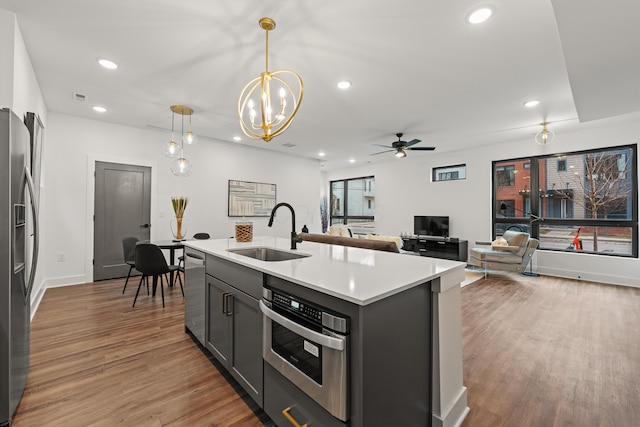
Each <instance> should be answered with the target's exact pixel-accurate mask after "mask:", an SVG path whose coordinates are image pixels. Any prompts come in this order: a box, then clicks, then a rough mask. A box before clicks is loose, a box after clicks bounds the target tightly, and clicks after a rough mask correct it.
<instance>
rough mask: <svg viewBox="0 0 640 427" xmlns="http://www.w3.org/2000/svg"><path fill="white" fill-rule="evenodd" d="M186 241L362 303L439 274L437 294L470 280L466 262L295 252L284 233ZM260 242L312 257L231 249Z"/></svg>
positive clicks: (362, 252) (333, 249) (335, 250)
mask: <svg viewBox="0 0 640 427" xmlns="http://www.w3.org/2000/svg"><path fill="white" fill-rule="evenodd" d="M184 244H185V246H187V247H191V248H193V249H197V250H200V251H203V252H205V253H208V254H211V255H214V256H217V257H220V258H224V259H227V260H229V261H233V262H235V263H237V264H240V265H243V266H246V267H249V268H252V269H254V270H258V271H261V272H263V273H267V274H270V275H272V276H276V277H280V278H282V279H285V280H288V281H290V282H294V283H297V284H299V285H302V286H305V287H307V288H310V289H315V290H317V291H320V292H323V293H325V294H327V295H332V296H335V297H338V298H341V299H343V300H346V301H350V302H352V303H355V304H358V305H367V304H370V303H372V302H375V301H378V300H381V299H383V298H385V297H388V296H390V295H393V294H396V293H399V292H401V291H403V290H405V289H409V288H411V287H413V286H416V285H419V284H421V283H424V282H426V281H429V280H432V279H435V278H438V277H439V278H440V283H439V286H432V291H433V292H444V291H446V290H447V289H450V288H451V287H454V286H459V285H460V283H461V282H462V281H463V280H464V267H465V264H464V263H462V262H457V261H449V260H443V259H436V258H428V257H422V256H414V255H407V254H397V253H391V252H383V251H375V250H370V249H360V248H351V247H346V246H338V245H328V244H325V243H314V242H302V243H298V244H297V246H298V249H297V250H295V251H292V250H291V249H290V247H291V243H290V240H289V239H284V238H278V237H256V238H254V240H253V242H249V243H239V242H236V241H235V240H234V239H210V240H189V241H185V242H184ZM258 246H260V247H270V248H277V249H279V250H284V251H288V252H298V253H300V254H309V255H311V256H309V257H306V258H298V259H293V260H288V261H272V262H267V261H260V260H257V259H254V258H250V257H247V256H243V255H238V254H234V253H232V252H228V251H227V249H233V248H250V247H258Z"/></svg>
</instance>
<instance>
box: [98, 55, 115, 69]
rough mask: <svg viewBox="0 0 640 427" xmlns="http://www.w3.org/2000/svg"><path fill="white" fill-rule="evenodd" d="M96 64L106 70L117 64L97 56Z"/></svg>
mask: <svg viewBox="0 0 640 427" xmlns="http://www.w3.org/2000/svg"><path fill="white" fill-rule="evenodd" d="M98 64H100V65H102V66H103V67H104V68H106V69H107V70H115V69H116V68H118V64H116V63H115V62H113V61H110V60H108V59H105V58H98Z"/></svg>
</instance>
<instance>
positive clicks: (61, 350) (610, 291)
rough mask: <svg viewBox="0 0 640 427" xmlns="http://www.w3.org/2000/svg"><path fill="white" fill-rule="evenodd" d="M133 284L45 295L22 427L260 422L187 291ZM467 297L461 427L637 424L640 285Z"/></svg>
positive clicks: (511, 284) (498, 290)
mask: <svg viewBox="0 0 640 427" xmlns="http://www.w3.org/2000/svg"><path fill="white" fill-rule="evenodd" d="M123 283H124V281H123V280H112V281H103V282H98V283H90V284H84V285H76V286H69V287H64V288H54V289H49V290H47V292H46V294H45V296H44V298H43V301H42V303H41V305H40V307H39V309H38V312H37V313H36V315H35V317H34V319H33V322H32V336H31V340H32V345H31V346H32V347H31V350H32V356H31V372H30V373H29V377H28V382H27V389H26V390H25V395H24V397H23V399H22V402H21V403H20V405H19V407H18V410H17V412H16V414H15V418H14V422H13V424H12V425H13V426H14V427H24V426H45V425H46V426H112V425H127V426H247V427H254V426H262V425H263V423H262V422H261V419H262V418H259V417H258V416H256V415H255V414H254V412H253V411H252V410H251V408H249V406H248V405H247V404H246V403H245V401H244V400H243V399H242V398H241V397H240V396H239V395H238V393H237V392H236V390H234V388H233V387H232V386H231V385H230V384H229V383H228V382H227V381H226V380H225V378H224V376H223V375H222V374H220V373H219V372H218V371H217V370H216V369H215V367H214V366H212V364H211V362H210V361H209V360H208V359H207V357H206V356H204V355H203V353H202V352H201V351H200V349H199V348H198V346H197V345H196V344H195V343H194V342H193V341H192V339H191V338H190V337H189V335H187V334H185V333H184V326H183V309H184V302H183V299H182V295H181V294H180V290H179V288H177V289H172V290H170V291H168V292H167V293H166V295H165V298H166V308H164V309H163V308H162V302H161V299H160V296H159V295H158V296H157V297H155V298H153V297H148V296H147V295H146V294H142V295H141V296H140V297H139V299H138V302H137V303H136V307H135V308H131V303H132V302H133V296H134V294H135V286H132V285H131V284H130V285H129V287H128V288H127V291H126V293H125V295H122V293H121V291H122V284H123ZM136 284H137V282H136ZM462 304H463V305H462V321H463V357H464V384H465V385H466V386H467V388H468V404H469V407H470V408H471V412H470V413H469V415H468V416H467V419H466V420H465V421H464V423H463V424H462V427H485V426H486V427H499V426H509V427H511V426H515V427H520V426H532V427H534V426H535V427H541V426H581V427H582V426H611V427H631V426H640V327H639V326H640V289H633V288H625V287H617V286H610V285H599V284H593V283H588V282H581V281H573V280H558V279H553V278H544V277H539V278H532V277H525V276H519V275H499V274H495V275H490V276H489V278H488V279H486V280H480V281H478V282H476V283H473V284H471V285H468V286H465V287H464V288H463V289H462Z"/></svg>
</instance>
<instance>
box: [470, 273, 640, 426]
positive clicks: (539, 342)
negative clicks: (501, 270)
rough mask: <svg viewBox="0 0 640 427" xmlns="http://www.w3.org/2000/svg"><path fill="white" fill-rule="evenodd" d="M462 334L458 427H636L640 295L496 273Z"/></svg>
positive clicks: (477, 297) (476, 291)
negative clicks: (464, 399)
mask: <svg viewBox="0 0 640 427" xmlns="http://www.w3.org/2000/svg"><path fill="white" fill-rule="evenodd" d="M462 325H463V358H464V363H463V364H464V384H465V385H466V386H467V387H468V405H469V407H470V408H471V412H470V413H469V415H468V416H467V418H466V420H465V421H464V423H463V424H462V426H463V427H479V426H492V427H500V426H505V427H506V426H518V427H519V426H532V427H539V426H540V427H542V426H544V427H546V426H580V427H587V426H611V427H633V426H640V289H637V288H629V287H621V286H613V285H602V284H595V283H589V282H584V281H578V280H561V279H554V278H545V277H538V278H536V277H526V276H521V275H515V274H513V275H511V274H509V275H500V274H493V275H490V276H489V280H479V281H477V282H475V283H473V284H471V285H469V286H466V287H464V288H463V290H462Z"/></svg>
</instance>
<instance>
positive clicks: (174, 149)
mask: <svg viewBox="0 0 640 427" xmlns="http://www.w3.org/2000/svg"><path fill="white" fill-rule="evenodd" d="M169 108H170V109H171V140H170V141H169V142H168V143H167V144H166V145H165V148H164V155H165V156H167V157H170V158H175V160H174V161H173V163H172V164H171V173H173V174H174V175H175V176H181V177H188V176H189V175H191V162H190V161H189V160H187V159H186V158H185V157H184V144H195V143H196V141H197V136H196V135H195V134H194V133H193V131H192V130H191V115H192V114H193V108H190V107H186V106H184V105H172V106H171V107H169ZM176 113H177V114H180V115H181V116H182V128H181V137H180V144H178V143H177V142H176V141H175V137H174V123H175V116H176ZM186 115H188V116H189V130H188V131H187V132H186V133H185V132H184V116H186Z"/></svg>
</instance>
